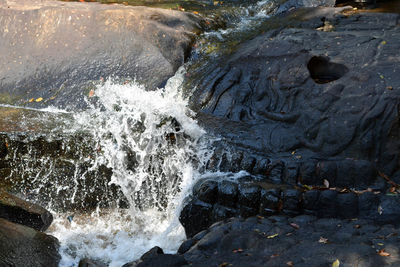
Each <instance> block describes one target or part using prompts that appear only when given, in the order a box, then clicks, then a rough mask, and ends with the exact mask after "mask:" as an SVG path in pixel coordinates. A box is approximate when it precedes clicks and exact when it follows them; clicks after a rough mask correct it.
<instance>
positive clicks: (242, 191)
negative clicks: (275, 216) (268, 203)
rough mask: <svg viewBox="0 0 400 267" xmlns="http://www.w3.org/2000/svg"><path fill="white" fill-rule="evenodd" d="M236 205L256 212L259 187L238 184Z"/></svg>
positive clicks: (258, 204)
mask: <svg viewBox="0 0 400 267" xmlns="http://www.w3.org/2000/svg"><path fill="white" fill-rule="evenodd" d="M238 190H239V197H238V204H239V205H241V206H246V207H251V208H253V209H256V210H258V208H259V206H260V191H261V187H260V186H258V185H253V184H239V187H238Z"/></svg>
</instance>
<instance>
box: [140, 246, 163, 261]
mask: <svg viewBox="0 0 400 267" xmlns="http://www.w3.org/2000/svg"><path fill="white" fill-rule="evenodd" d="M161 254H164V251H163V250H162V248H160V247H157V246H156V247H154V248H152V249H150V250H149V251H147V252H146V253H144V254H143V255H142V256H141V257H140V259H141V260H146V259H149V258H152V257H156V256H157V255H161Z"/></svg>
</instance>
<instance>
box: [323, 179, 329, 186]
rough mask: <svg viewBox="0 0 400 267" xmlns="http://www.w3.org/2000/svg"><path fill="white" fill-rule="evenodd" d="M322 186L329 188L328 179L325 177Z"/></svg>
mask: <svg viewBox="0 0 400 267" xmlns="http://www.w3.org/2000/svg"><path fill="white" fill-rule="evenodd" d="M324 186H325V187H326V188H329V181H328V180H326V179H324Z"/></svg>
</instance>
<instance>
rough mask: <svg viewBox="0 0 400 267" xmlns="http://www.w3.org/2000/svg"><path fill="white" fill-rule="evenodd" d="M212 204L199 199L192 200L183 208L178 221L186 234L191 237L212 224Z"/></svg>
mask: <svg viewBox="0 0 400 267" xmlns="http://www.w3.org/2000/svg"><path fill="white" fill-rule="evenodd" d="M212 208H213V207H212V205H210V204H207V203H205V202H202V201H200V200H192V201H190V202H189V203H188V204H186V206H185V207H184V208H183V210H182V212H181V214H180V216H179V221H180V222H181V223H182V225H183V227H184V228H185V232H186V236H187V237H192V236H193V235H195V234H196V233H198V232H200V231H201V230H204V229H206V228H207V227H208V226H210V225H211V224H212V221H211V212H212Z"/></svg>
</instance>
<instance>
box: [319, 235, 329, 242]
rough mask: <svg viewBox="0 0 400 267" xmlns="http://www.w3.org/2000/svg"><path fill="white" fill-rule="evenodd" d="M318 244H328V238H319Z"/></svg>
mask: <svg viewBox="0 0 400 267" xmlns="http://www.w3.org/2000/svg"><path fill="white" fill-rule="evenodd" d="M318 243H322V244H328V238H324V237H322V236H321V237H320V238H319V240H318Z"/></svg>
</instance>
